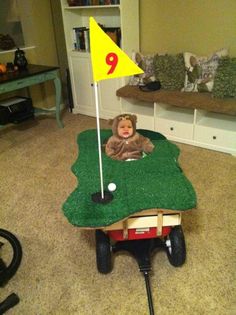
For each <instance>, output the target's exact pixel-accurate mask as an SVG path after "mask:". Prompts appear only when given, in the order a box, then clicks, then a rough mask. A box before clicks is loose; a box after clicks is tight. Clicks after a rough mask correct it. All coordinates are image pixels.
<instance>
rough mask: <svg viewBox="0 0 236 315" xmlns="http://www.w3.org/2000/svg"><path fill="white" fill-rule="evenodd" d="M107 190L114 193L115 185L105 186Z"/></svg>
mask: <svg viewBox="0 0 236 315" xmlns="http://www.w3.org/2000/svg"><path fill="white" fill-rule="evenodd" d="M107 188H108V190H109V191H115V190H116V184H115V183H110V184H109V185H108V186H107Z"/></svg>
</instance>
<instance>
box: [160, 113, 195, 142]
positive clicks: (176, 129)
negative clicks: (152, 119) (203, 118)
mask: <svg viewBox="0 0 236 315" xmlns="http://www.w3.org/2000/svg"><path fill="white" fill-rule="evenodd" d="M156 130H157V131H158V132H160V133H163V134H164V135H165V136H172V137H177V138H184V139H190V140H191V139H193V124H188V123H185V122H180V121H172V120H168V119H162V118H158V119H157V121H156Z"/></svg>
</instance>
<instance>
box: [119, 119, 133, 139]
mask: <svg viewBox="0 0 236 315" xmlns="http://www.w3.org/2000/svg"><path fill="white" fill-rule="evenodd" d="M133 132H134V128H133V125H132V122H131V120H128V119H126V120H121V121H120V122H119V123H118V127H117V133H118V136H119V137H122V138H129V137H131V136H132V135H133Z"/></svg>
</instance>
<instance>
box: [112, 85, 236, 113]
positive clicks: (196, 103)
mask: <svg viewBox="0 0 236 315" xmlns="http://www.w3.org/2000/svg"><path fill="white" fill-rule="evenodd" d="M116 95H117V96H119V97H123V98H133V99H137V100H140V101H145V102H151V103H154V102H157V103H164V104H168V105H173V106H178V107H187V108H196V109H203V110H206V111H210V112H216V113H223V114H228V115H233V116H235V115H236V99H231V98H227V99H218V98H213V97H212V94H211V93H194V92H181V91H167V90H162V89H161V90H158V91H153V92H143V91H141V90H140V89H139V87H138V86H131V85H126V86H124V87H122V88H120V89H118V90H117V91H116Z"/></svg>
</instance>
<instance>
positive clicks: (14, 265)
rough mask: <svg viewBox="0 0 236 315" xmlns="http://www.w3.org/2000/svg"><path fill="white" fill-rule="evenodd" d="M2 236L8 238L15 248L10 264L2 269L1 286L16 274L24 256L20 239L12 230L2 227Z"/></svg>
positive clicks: (0, 273)
mask: <svg viewBox="0 0 236 315" xmlns="http://www.w3.org/2000/svg"><path fill="white" fill-rule="evenodd" d="M0 237H2V238H4V239H5V240H7V241H8V242H9V243H10V245H11V247H12V249H13V256H12V259H11V262H10V264H9V265H8V266H5V268H1V270H0V286H3V285H4V284H6V282H7V281H8V280H10V279H11V278H12V277H13V276H14V275H15V273H16V271H17V269H18V268H19V266H20V263H21V258H22V248H21V244H20V242H19V241H18V239H17V238H16V237H15V235H13V234H12V233H11V232H9V231H7V230H4V229H0Z"/></svg>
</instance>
